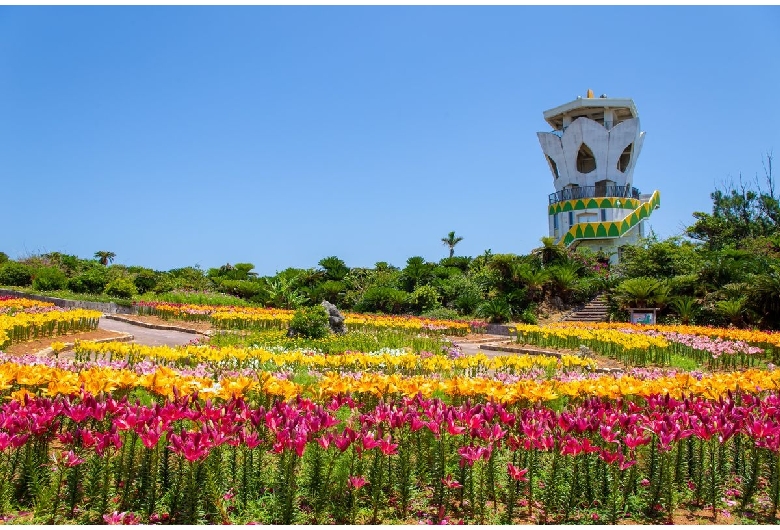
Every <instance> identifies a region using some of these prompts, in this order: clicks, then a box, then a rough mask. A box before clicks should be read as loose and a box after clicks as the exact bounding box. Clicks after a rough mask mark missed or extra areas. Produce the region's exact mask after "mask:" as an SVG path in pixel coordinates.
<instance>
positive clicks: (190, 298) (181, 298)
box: [139, 291, 250, 307]
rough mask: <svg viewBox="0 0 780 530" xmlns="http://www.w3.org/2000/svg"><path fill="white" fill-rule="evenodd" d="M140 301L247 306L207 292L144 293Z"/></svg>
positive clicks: (247, 303) (229, 298)
mask: <svg viewBox="0 0 780 530" xmlns="http://www.w3.org/2000/svg"><path fill="white" fill-rule="evenodd" d="M139 299H140V300H155V301H158V302H171V303H174V304H197V305H216V306H239V307H243V306H248V305H250V304H249V302H247V301H246V300H242V299H241V298H238V297H235V296H231V295H227V294H222V293H209V292H192V291H169V292H166V293H146V294H144V295H143V296H140V297H139Z"/></svg>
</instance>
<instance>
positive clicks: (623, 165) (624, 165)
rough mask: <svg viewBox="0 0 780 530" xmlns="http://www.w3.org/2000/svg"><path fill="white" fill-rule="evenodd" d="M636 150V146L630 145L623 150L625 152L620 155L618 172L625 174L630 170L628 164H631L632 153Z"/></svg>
mask: <svg viewBox="0 0 780 530" xmlns="http://www.w3.org/2000/svg"><path fill="white" fill-rule="evenodd" d="M633 149H634V144H633V143H630V144H628V146H627V147H626V148H625V149H623V152H622V153H621V155H620V158H618V162H617V168H618V171H620V172H621V173H625V172H626V169H628V164H629V163H630V162H631V151H632V150H633Z"/></svg>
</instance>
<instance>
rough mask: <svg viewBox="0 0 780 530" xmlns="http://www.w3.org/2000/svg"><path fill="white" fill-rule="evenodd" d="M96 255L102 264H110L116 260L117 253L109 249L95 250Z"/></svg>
mask: <svg viewBox="0 0 780 530" xmlns="http://www.w3.org/2000/svg"><path fill="white" fill-rule="evenodd" d="M95 257H96V258H97V259H98V261H99V262H100V264H101V265H108V264H109V263H113V262H114V258H115V257H116V254H114V253H113V252H108V251H107V250H98V251H97V252H95Z"/></svg>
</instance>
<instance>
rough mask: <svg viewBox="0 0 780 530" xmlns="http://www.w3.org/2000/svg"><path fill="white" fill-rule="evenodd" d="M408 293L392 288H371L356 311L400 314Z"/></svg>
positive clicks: (364, 294) (365, 293)
mask: <svg viewBox="0 0 780 530" xmlns="http://www.w3.org/2000/svg"><path fill="white" fill-rule="evenodd" d="M406 297H407V293H406V292H404V291H401V290H399V289H393V288H392V287H376V286H374V287H369V288H368V289H366V290H365V292H364V293H363V298H362V300H360V303H358V304H357V306H356V307H355V309H356V310H357V311H363V312H377V311H378V312H383V313H400V312H401V311H403V308H404V305H405V303H406Z"/></svg>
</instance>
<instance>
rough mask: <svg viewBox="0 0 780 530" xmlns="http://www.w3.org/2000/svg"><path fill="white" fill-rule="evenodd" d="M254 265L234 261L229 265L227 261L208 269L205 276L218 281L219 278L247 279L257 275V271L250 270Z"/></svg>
mask: <svg viewBox="0 0 780 530" xmlns="http://www.w3.org/2000/svg"><path fill="white" fill-rule="evenodd" d="M254 268H255V266H254V264H252V263H236V264H235V265H231V264H230V263H227V264H225V265H222V266H221V267H220V268H218V269H209V270H208V273H206V276H208V277H209V278H211V279H212V280H214V281H215V282H216V283H219V281H220V280H248V279H250V278H254V277H256V276H257V273H255V272H251V270H252V269H254Z"/></svg>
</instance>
